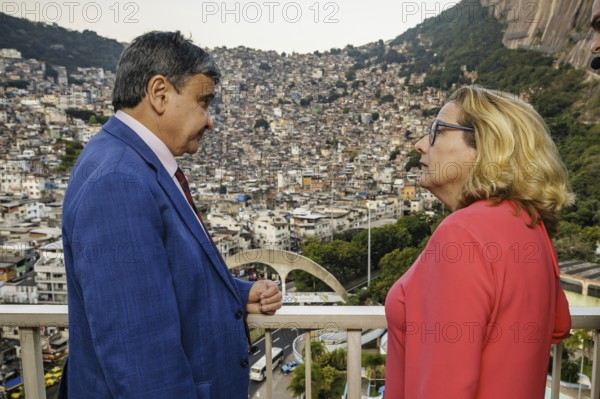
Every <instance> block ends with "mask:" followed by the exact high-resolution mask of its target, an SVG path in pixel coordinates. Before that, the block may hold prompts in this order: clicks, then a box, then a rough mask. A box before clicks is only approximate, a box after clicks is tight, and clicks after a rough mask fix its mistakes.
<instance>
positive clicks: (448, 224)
mask: <svg viewBox="0 0 600 399" xmlns="http://www.w3.org/2000/svg"><path fill="white" fill-rule="evenodd" d="M530 221H531V219H530V218H529V215H528V214H527V212H525V211H524V210H522V209H520V208H519V207H518V205H517V204H516V203H515V202H513V201H502V202H500V203H497V202H495V201H492V200H481V201H476V202H474V203H472V204H471V205H469V206H467V207H465V208H461V209H459V210H457V211H455V212H453V213H451V214H450V215H448V217H446V219H444V221H443V222H442V223H441V224H440V227H443V228H445V229H452V230H458V231H460V230H468V231H471V232H472V233H476V232H477V231H478V230H481V229H483V230H488V229H490V228H492V229H501V228H502V227H503V226H506V227H508V226H514V227H516V226H526V225H527V224H528V223H530Z"/></svg>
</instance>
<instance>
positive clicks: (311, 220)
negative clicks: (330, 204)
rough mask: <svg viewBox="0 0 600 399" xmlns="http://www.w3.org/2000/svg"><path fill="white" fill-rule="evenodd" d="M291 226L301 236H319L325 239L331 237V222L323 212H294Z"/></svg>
mask: <svg viewBox="0 0 600 399" xmlns="http://www.w3.org/2000/svg"><path fill="white" fill-rule="evenodd" d="M291 227H292V229H294V231H295V232H296V235H297V236H298V237H299V238H304V237H310V236H317V237H318V238H319V239H321V240H323V239H326V238H330V237H331V223H330V221H329V218H328V217H327V216H325V215H322V214H318V213H313V214H294V215H293V218H292V220H291Z"/></svg>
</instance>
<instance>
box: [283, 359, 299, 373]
mask: <svg viewBox="0 0 600 399" xmlns="http://www.w3.org/2000/svg"><path fill="white" fill-rule="evenodd" d="M299 364H300V362H299V361H297V360H292V361H291V362H287V363H286V364H284V365H283V366H281V371H282V372H283V373H284V374H287V373H291V372H292V371H294V369H295V368H296V367H297V366H298V365H299Z"/></svg>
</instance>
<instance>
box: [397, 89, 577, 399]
mask: <svg viewBox="0 0 600 399" xmlns="http://www.w3.org/2000/svg"><path fill="white" fill-rule="evenodd" d="M416 150H417V151H418V152H419V153H420V154H421V159H420V163H421V165H422V176H421V180H420V185H421V186H422V187H424V188H426V189H428V190H430V191H431V192H432V193H433V194H434V195H435V196H436V197H437V198H438V199H439V200H440V201H442V202H443V203H444V204H445V205H446V206H447V207H448V209H450V210H451V211H452V213H451V214H450V215H449V216H448V217H447V218H446V219H444V221H443V222H442V223H441V224H440V225H439V226H438V228H437V229H436V230H435V232H434V233H433V235H432V236H431V238H430V240H429V242H428V243H427V245H426V247H425V249H424V250H423V252H422V253H421V254H420V255H419V257H418V259H417V260H416V261H415V263H414V264H413V265H412V267H411V268H410V269H409V270H408V271H407V272H406V273H405V274H404V275H403V276H402V278H400V280H398V281H397V282H396V283H395V284H394V286H393V287H392V288H391V290H390V292H389V293H388V296H387V299H386V304H385V308H386V316H387V320H388V328H389V341H388V357H387V367H386V397H387V398H394V399H398V398H407V399H413V398H415V399H427V398H436V399H437V398H453V399H454V398H481V399H494V398H498V399H500V398H503V399H504V398H511V399H520V398H522V399H532V398H543V397H544V392H545V385H546V373H547V367H548V360H549V356H550V345H551V344H552V343H558V342H560V341H561V340H562V339H564V338H565V337H567V336H568V334H569V330H570V323H571V318H570V314H569V309H568V303H567V301H566V298H565V295H564V292H563V291H562V289H561V287H560V280H559V273H560V271H559V268H558V260H557V257H556V251H555V249H554V247H553V245H552V242H551V240H550V237H551V236H552V235H553V234H554V233H555V232H556V227H557V223H558V213H559V212H560V210H561V209H562V208H564V207H565V206H568V205H570V204H571V203H572V202H573V200H574V196H573V194H572V193H571V192H570V190H569V186H568V182H567V173H566V170H565V168H564V166H563V164H562V162H561V160H560V157H559V154H558V151H557V149H556V146H555V145H554V143H553V141H552V139H551V138H550V134H549V132H548V129H547V127H546V125H545V123H544V121H543V120H542V118H541V117H540V116H539V114H538V113H537V112H536V111H535V110H534V109H533V108H532V107H531V106H530V105H528V104H526V103H525V102H523V101H521V100H520V99H518V98H516V97H515V96H513V95H510V94H507V93H502V92H498V91H492V90H487V89H484V88H482V87H479V86H467V87H463V88H460V89H459V90H458V91H456V92H455V93H454V94H453V95H452V96H451V97H450V99H449V101H448V103H447V104H445V105H444V107H443V108H442V109H441V110H440V112H439V114H438V116H437V118H436V120H435V121H433V123H432V124H431V126H430V129H429V134H428V135H426V136H425V137H423V138H421V140H419V141H418V142H417V144H416Z"/></svg>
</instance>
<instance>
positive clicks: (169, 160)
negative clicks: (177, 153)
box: [115, 110, 178, 177]
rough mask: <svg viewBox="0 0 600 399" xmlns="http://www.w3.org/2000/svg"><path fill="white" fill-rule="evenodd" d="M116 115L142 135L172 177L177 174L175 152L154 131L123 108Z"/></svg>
mask: <svg viewBox="0 0 600 399" xmlns="http://www.w3.org/2000/svg"><path fill="white" fill-rule="evenodd" d="M115 117H116V118H117V119H119V120H120V121H121V122H123V123H124V124H126V125H127V126H128V127H129V128H130V129H131V130H133V131H134V132H135V133H136V134H137V135H138V136H140V138H141V139H142V140H143V141H144V143H146V145H147V146H148V147H150V149H151V150H152V152H154V154H155V155H156V156H157V157H158V160H159V161H160V163H161V164H162V165H163V167H164V168H165V169H166V170H167V172H168V173H169V175H170V176H171V177H173V176H175V172H176V171H177V167H178V166H177V160H175V157H174V156H173V154H171V151H170V150H169V148H168V147H167V145H166V144H165V143H164V142H163V141H162V140H161V139H159V138H158V137H157V136H156V135H155V134H154V133H152V132H151V131H150V130H149V129H148V128H147V127H146V126H144V125H142V124H141V123H140V122H139V121H138V120H137V119H135V118H134V117H133V116H131V115H129V114H127V113H125V112H123V111H121V110H118V111H117V113H116V114H115Z"/></svg>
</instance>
